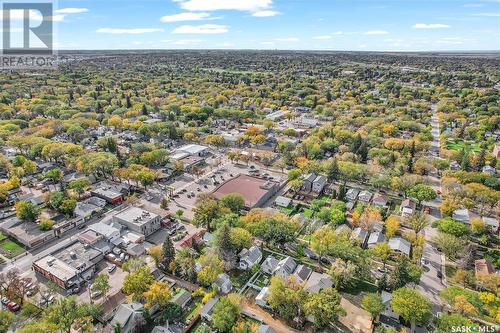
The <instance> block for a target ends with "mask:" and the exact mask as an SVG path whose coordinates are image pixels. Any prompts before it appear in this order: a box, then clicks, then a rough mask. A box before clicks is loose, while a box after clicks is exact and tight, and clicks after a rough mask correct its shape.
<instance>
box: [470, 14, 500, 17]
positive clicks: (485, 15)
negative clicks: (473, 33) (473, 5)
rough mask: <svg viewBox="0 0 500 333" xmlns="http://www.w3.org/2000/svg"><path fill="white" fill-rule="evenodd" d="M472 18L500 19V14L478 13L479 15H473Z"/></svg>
mask: <svg viewBox="0 0 500 333" xmlns="http://www.w3.org/2000/svg"><path fill="white" fill-rule="evenodd" d="M472 16H482V17H500V13H477V14H472Z"/></svg>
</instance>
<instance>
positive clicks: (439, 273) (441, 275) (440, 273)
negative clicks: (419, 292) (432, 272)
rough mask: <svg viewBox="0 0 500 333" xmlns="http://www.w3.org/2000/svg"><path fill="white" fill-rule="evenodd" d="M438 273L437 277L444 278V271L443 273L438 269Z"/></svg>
mask: <svg viewBox="0 0 500 333" xmlns="http://www.w3.org/2000/svg"><path fill="white" fill-rule="evenodd" d="M436 275H437V277H438V278H439V279H442V278H443V273H442V272H441V271H437V274H436Z"/></svg>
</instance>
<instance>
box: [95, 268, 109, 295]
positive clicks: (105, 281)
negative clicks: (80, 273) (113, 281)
mask: <svg viewBox="0 0 500 333" xmlns="http://www.w3.org/2000/svg"><path fill="white" fill-rule="evenodd" d="M110 289H111V285H110V284H109V275H108V274H105V273H101V274H99V275H97V276H96V278H95V279H94V282H93V283H92V291H97V292H100V293H101V294H103V295H104V297H105V298H107V293H108V291H109V290H110Z"/></svg>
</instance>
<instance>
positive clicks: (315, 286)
mask: <svg viewBox="0 0 500 333" xmlns="http://www.w3.org/2000/svg"><path fill="white" fill-rule="evenodd" d="M332 286H333V281H332V278H331V277H330V276H329V275H328V274H325V273H317V272H312V273H311V275H310V276H309V279H307V281H306V284H305V285H304V290H305V291H307V292H308V293H317V292H319V291H320V290H322V289H325V288H331V287H332Z"/></svg>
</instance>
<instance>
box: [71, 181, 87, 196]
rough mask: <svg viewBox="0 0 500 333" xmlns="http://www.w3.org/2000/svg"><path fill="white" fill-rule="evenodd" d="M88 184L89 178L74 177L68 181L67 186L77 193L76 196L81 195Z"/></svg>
mask: <svg viewBox="0 0 500 333" xmlns="http://www.w3.org/2000/svg"><path fill="white" fill-rule="evenodd" d="M89 186H90V180H89V179H88V178H80V179H75V180H72V181H71V182H70V183H69V188H70V189H72V190H73V191H75V192H76V193H78V197H81V195H82V194H83V193H84V192H85V190H86V189H87V188H88V187H89Z"/></svg>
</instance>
